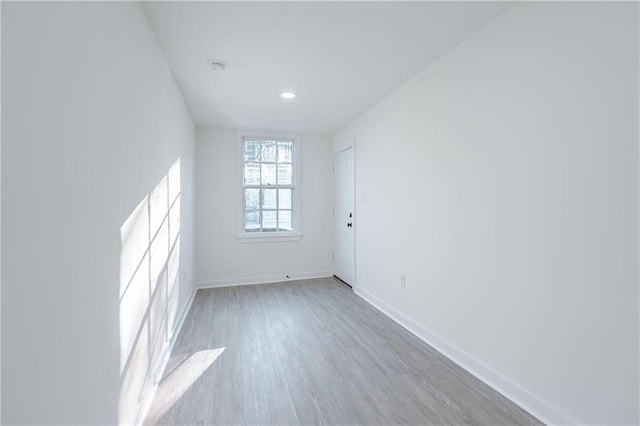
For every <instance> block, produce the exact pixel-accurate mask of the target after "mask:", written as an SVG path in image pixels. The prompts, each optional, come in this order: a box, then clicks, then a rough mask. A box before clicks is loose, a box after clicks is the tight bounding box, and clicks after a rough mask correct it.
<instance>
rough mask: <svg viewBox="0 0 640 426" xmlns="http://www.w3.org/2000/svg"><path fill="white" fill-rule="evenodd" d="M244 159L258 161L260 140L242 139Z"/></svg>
mask: <svg viewBox="0 0 640 426" xmlns="http://www.w3.org/2000/svg"><path fill="white" fill-rule="evenodd" d="M244 161H251V162H254V161H255V162H257V161H260V141H252V140H246V139H245V141H244Z"/></svg>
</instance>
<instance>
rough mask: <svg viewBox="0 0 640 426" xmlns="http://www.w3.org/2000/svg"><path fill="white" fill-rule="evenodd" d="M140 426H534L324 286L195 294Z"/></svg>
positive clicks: (349, 296)
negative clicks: (143, 423) (434, 425)
mask: <svg viewBox="0 0 640 426" xmlns="http://www.w3.org/2000/svg"><path fill="white" fill-rule="evenodd" d="M145 423H146V424H185V425H187V424H197V425H205V424H234V425H235V424H252V425H253V424H341V425H347V424H416V425H417V424H420V425H422V424H438V425H444V424H456V425H458V424H482V425H516V424H518V425H522V424H540V422H539V421H538V420H537V419H535V418H534V417H532V416H531V415H529V414H528V413H526V412H525V411H524V410H522V409H521V408H519V407H518V406H516V405H515V404H513V403H512V402H511V401H509V400H507V399H506V398H505V397H503V396H502V395H500V394H499V393H497V392H495V391H494V390H492V389H491V388H489V387H488V386H486V385H485V384H483V383H482V382H480V381H479V380H477V379H476V378H475V377H473V376H472V375H471V374H469V373H467V372H466V371H465V370H463V369H461V368H460V367H458V366H457V365H456V364H454V363H453V362H451V361H449V360H448V359H447V358H445V357H444V356H442V355H441V354H440V353H438V352H436V351H435V350H434V349H433V348H431V347H430V346H429V345H427V344H425V343H424V342H422V341H421V340H419V339H418V338H416V337H415V336H413V335H412V334H410V333H409V332H407V331H406V330H405V329H403V328H402V327H400V326H399V325H398V324H396V323H395V322H393V321H392V320H390V319H389V318H387V317H386V316H385V315H383V314H382V313H380V312H379V311H378V310H376V309H375V308H373V307H372V306H371V305H369V304H368V303H367V302H365V301H364V300H362V299H360V298H359V297H358V296H356V295H355V294H354V293H353V292H352V291H351V289H350V288H348V287H347V286H345V285H344V284H342V283H340V282H338V281H337V280H335V279H333V278H325V279H315V280H304V281H289V282H284V283H276V284H263V285H253V286H240V287H227V288H218V289H207V290H199V291H198V293H197V295H196V297H195V300H194V302H193V306H192V308H191V311H190V312H189V314H188V316H187V318H186V320H185V323H184V325H183V328H182V332H181V333H180V336H179V337H178V340H177V342H176V345H175V347H174V350H173V353H172V354H171V358H170V360H169V364H168V366H167V369H166V371H165V373H164V378H163V380H162V382H161V384H160V386H159V388H158V391H157V392H156V396H155V399H154V402H153V404H152V407H151V409H150V411H149V413H148V415H147V419H146V422H145Z"/></svg>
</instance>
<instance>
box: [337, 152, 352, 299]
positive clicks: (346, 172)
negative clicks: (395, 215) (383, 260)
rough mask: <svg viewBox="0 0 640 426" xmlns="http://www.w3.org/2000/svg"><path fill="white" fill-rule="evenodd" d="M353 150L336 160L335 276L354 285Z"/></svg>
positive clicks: (339, 155)
mask: <svg viewBox="0 0 640 426" xmlns="http://www.w3.org/2000/svg"><path fill="white" fill-rule="evenodd" d="M353 170H354V169H353V148H347V149H346V150H344V151H341V152H339V153H338V154H336V155H334V156H333V209H334V210H333V274H334V275H335V276H336V277H338V278H340V279H341V280H342V281H344V282H345V283H347V284H349V285H350V286H353V285H354V283H355V279H354V278H355V231H354V229H355V226H356V223H355V212H354V210H353V207H354V204H355V200H354V197H355V187H354V183H355V179H354V172H353Z"/></svg>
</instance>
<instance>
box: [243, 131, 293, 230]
mask: <svg viewBox="0 0 640 426" xmlns="http://www.w3.org/2000/svg"><path fill="white" fill-rule="evenodd" d="M241 145H242V146H241V150H242V177H241V178H242V197H241V201H242V214H241V224H242V228H241V231H240V238H244V239H248V238H254V237H255V238H265V237H266V238H269V237H275V238H277V239H278V240H280V239H282V238H287V237H294V238H293V239H299V236H300V226H299V224H300V208H299V202H298V201H299V184H298V183H297V178H298V174H299V173H298V172H297V167H298V161H297V156H296V154H297V151H298V149H297V148H298V147H297V144H296V139H295V138H274V137H253V136H243V137H242V140H241ZM296 237H297V238H296Z"/></svg>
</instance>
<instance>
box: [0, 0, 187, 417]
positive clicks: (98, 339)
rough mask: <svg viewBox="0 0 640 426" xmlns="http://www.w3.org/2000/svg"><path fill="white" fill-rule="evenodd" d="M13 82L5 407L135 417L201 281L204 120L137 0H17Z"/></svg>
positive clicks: (6, 131) (10, 31)
mask: <svg viewBox="0 0 640 426" xmlns="http://www.w3.org/2000/svg"><path fill="white" fill-rule="evenodd" d="M2 89H3V90H2V121H3V126H2V150H3V152H2V197H3V200H2V229H3V232H2V247H3V250H2V264H3V268H2V293H3V294H2V296H3V297H2V407H3V412H2V423H4V424H109V425H113V424H118V423H120V424H131V423H133V422H135V421H136V417H137V416H138V415H139V414H138V412H139V411H140V408H141V404H142V403H144V402H145V401H146V400H147V399H148V396H149V394H150V390H152V389H153V383H154V380H155V379H157V377H156V375H157V373H158V369H159V368H160V367H161V364H162V360H163V357H164V356H165V355H166V351H167V347H168V344H167V341H168V340H169V339H170V337H171V334H172V333H171V332H172V331H173V330H172V328H173V324H174V323H175V322H176V321H178V319H177V317H178V316H179V312H180V311H181V309H182V307H184V306H185V305H186V303H187V302H188V300H189V296H190V294H191V293H192V287H193V286H192V282H193V228H194V227H193V214H194V212H193V204H194V194H193V191H192V188H193V180H194V151H195V127H194V125H193V122H192V120H191V118H190V115H189V113H188V111H187V108H186V106H185V103H184V101H183V98H182V95H181V93H180V92H179V90H178V88H177V86H176V84H175V82H174V79H173V76H172V74H171V72H170V70H169V68H168V66H167V64H166V62H165V60H164V57H163V55H162V53H161V51H160V49H159V47H158V46H157V43H156V40H155V37H154V35H153V33H152V31H151V29H150V27H149V25H148V23H147V20H146V17H145V15H144V13H143V11H142V8H141V6H140V4H139V3H137V2H121V3H118V2H115V3H111V2H89V3H83V2H68V3H63V2H43V3H11V2H2ZM170 289H171V291H170ZM163 352H164V353H163Z"/></svg>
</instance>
